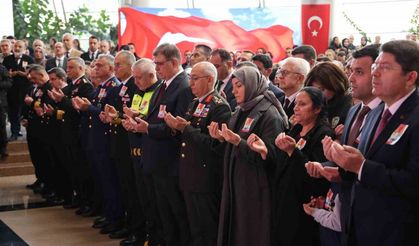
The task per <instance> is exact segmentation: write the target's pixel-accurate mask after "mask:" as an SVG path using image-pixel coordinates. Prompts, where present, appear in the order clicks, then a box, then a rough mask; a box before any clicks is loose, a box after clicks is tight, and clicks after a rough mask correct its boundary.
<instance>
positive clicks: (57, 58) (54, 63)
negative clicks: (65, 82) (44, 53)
mask: <svg viewBox="0 0 419 246" xmlns="http://www.w3.org/2000/svg"><path fill="white" fill-rule="evenodd" d="M67 61H68V58H67V57H66V56H65V47H64V44H63V43H61V42H57V43H55V45H54V57H51V58H49V59H48V60H47V62H46V63H45V69H46V70H47V71H49V70H51V68H54V67H60V68H62V69H64V70H67Z"/></svg>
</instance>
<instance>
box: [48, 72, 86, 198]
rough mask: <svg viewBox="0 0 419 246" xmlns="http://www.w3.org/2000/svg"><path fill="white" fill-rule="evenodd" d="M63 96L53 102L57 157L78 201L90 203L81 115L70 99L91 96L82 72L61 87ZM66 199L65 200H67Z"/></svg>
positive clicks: (84, 135)
mask: <svg viewBox="0 0 419 246" xmlns="http://www.w3.org/2000/svg"><path fill="white" fill-rule="evenodd" d="M62 91H63V93H64V95H65V96H64V97H63V99H62V100H61V102H59V103H57V104H56V106H57V108H56V109H57V112H56V115H55V116H56V118H57V119H58V125H59V135H60V138H61V141H62V149H61V151H60V157H61V159H63V162H64V165H65V169H66V171H67V172H68V173H69V174H70V178H71V184H72V189H73V190H74V191H75V192H76V194H77V199H78V200H79V201H78V202H79V203H80V204H82V205H87V204H90V203H91V199H92V197H93V183H92V182H91V181H90V180H91V179H92V178H91V176H92V174H91V170H90V167H89V165H88V162H87V157H86V155H85V154H84V151H83V149H82V147H86V141H83V142H82V141H81V139H82V136H83V137H84V138H86V136H87V134H81V132H82V131H81V127H82V124H81V115H80V113H79V112H77V110H75V109H74V108H73V105H72V102H71V99H72V98H74V97H76V96H78V97H85V98H87V99H89V100H91V99H92V96H93V92H94V88H93V85H92V84H91V83H90V81H89V80H88V79H87V78H86V77H85V76H84V75H83V76H81V77H80V78H78V79H76V80H74V81H70V82H69V83H68V85H67V86H66V87H64V88H63V89H62ZM67 202H69V201H67Z"/></svg>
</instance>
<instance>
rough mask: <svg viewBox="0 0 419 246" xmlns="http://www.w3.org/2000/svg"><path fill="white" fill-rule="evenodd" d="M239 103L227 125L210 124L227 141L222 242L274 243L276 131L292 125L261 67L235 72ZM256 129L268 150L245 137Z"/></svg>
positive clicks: (243, 244)
mask: <svg viewBox="0 0 419 246" xmlns="http://www.w3.org/2000/svg"><path fill="white" fill-rule="evenodd" d="M232 83H233V94H234V96H235V97H236V100H237V104H238V105H239V106H238V107H237V108H236V111H235V112H234V114H233V116H232V117H231V120H230V122H229V123H228V126H227V125H226V124H223V125H222V127H221V129H219V128H218V124H217V123H212V124H211V125H210V127H209V128H210V135H211V136H212V137H213V138H215V140H214V144H219V143H222V142H226V144H227V145H226V151H225V158H224V180H223V192H222V201H221V211H220V223H219V229H218V246H224V245H240V246H246V245H252V246H253V245H270V218H271V216H270V189H269V180H270V179H269V174H270V173H273V171H272V169H273V168H274V166H273V163H274V162H273V160H274V159H275V158H274V157H273V156H271V153H275V151H273V150H274V149H275V144H274V141H275V136H276V135H278V133H280V132H283V131H284V130H285V128H286V127H287V117H286V114H285V113H284V111H283V109H282V107H281V106H280V104H279V102H278V100H277V99H276V98H275V96H274V94H273V93H272V92H270V91H268V83H267V81H266V79H265V78H264V76H262V75H261V74H260V73H259V71H258V70H257V69H256V68H254V67H251V66H243V67H241V68H239V69H238V70H236V71H235V72H234V73H233V79H232ZM252 133H255V134H257V135H258V136H259V137H260V138H261V139H263V141H264V142H265V143H266V145H267V146H268V149H269V150H271V151H269V154H267V155H260V154H258V153H256V152H254V151H252V150H251V149H250V148H249V147H248V145H247V143H246V141H250V139H248V138H249V136H250V135H251V134H252Z"/></svg>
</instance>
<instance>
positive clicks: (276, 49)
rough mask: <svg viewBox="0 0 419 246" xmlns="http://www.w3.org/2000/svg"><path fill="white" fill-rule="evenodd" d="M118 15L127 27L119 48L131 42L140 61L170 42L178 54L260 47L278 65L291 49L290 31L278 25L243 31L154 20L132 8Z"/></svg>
mask: <svg viewBox="0 0 419 246" xmlns="http://www.w3.org/2000/svg"><path fill="white" fill-rule="evenodd" d="M120 12H121V13H123V14H124V15H125V18H126V23H127V24H126V28H125V31H124V32H123V33H122V34H121V35H120V37H119V44H126V43H129V42H133V43H134V44H135V46H136V52H137V54H138V55H139V56H141V57H149V58H150V57H151V56H152V51H153V49H154V48H155V47H156V46H157V45H158V44H161V43H164V42H170V43H175V44H176V45H177V46H178V47H179V49H180V50H181V52H183V51H185V50H192V48H193V47H194V45H195V44H207V45H208V46H210V47H211V48H225V49H227V50H231V51H235V50H251V51H256V50H257V48H259V47H262V48H265V49H266V50H269V51H270V52H272V54H273V55H274V59H273V60H274V61H279V60H281V59H282V58H284V57H285V53H286V52H285V49H286V48H288V47H292V46H293V40H292V34H293V32H292V30H291V29H289V28H288V27H284V26H280V25H274V26H271V27H269V28H258V29H255V30H251V31H246V30H244V29H243V28H241V27H240V26H238V25H236V24H235V23H233V22H232V21H210V20H207V19H204V18H199V17H195V16H191V17H186V18H180V17H174V16H157V15H153V14H148V13H144V12H141V11H138V10H136V9H133V8H120Z"/></svg>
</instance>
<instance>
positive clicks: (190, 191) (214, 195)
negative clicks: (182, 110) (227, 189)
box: [165, 62, 231, 246]
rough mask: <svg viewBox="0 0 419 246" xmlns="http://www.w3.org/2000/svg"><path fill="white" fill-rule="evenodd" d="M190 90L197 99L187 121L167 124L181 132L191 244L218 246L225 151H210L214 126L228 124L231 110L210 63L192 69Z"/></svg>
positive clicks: (181, 170) (182, 184)
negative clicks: (210, 130) (218, 89)
mask: <svg viewBox="0 0 419 246" xmlns="http://www.w3.org/2000/svg"><path fill="white" fill-rule="evenodd" d="M189 81H190V87H191V90H192V93H193V94H194V95H195V96H196V98H195V100H194V101H193V102H192V103H191V104H190V105H189V107H188V111H187V113H186V115H185V118H182V117H180V116H177V117H176V118H175V117H173V116H172V115H171V114H170V113H168V114H167V115H166V116H165V121H166V123H167V125H168V126H169V127H171V128H172V129H173V130H176V131H180V132H182V149H181V162H180V167H179V183H180V188H181V190H182V192H183V195H184V198H185V202H186V210H187V213H188V221H189V226H190V231H191V237H192V242H191V244H190V245H196V246H198V245H208V246H209V245H216V244H217V233H218V219H219V213H218V212H219V207H220V198H221V187H222V165H221V163H222V162H223V157H224V155H223V153H224V151H222V149H221V150H215V149H212V148H208V146H209V145H210V142H211V137H210V135H209V133H208V126H209V125H210V124H211V123H213V124H214V123H218V124H220V126H221V124H222V123H226V122H228V120H229V119H230V116H231V110H230V107H229V106H228V103H227V102H226V101H225V99H224V98H222V97H221V96H220V95H219V94H218V92H217V91H216V90H214V85H215V82H216V81H217V69H216V68H215V67H214V65H212V64H211V63H209V62H199V63H197V64H195V66H194V67H193V68H192V71H191V76H190V80H189Z"/></svg>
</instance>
